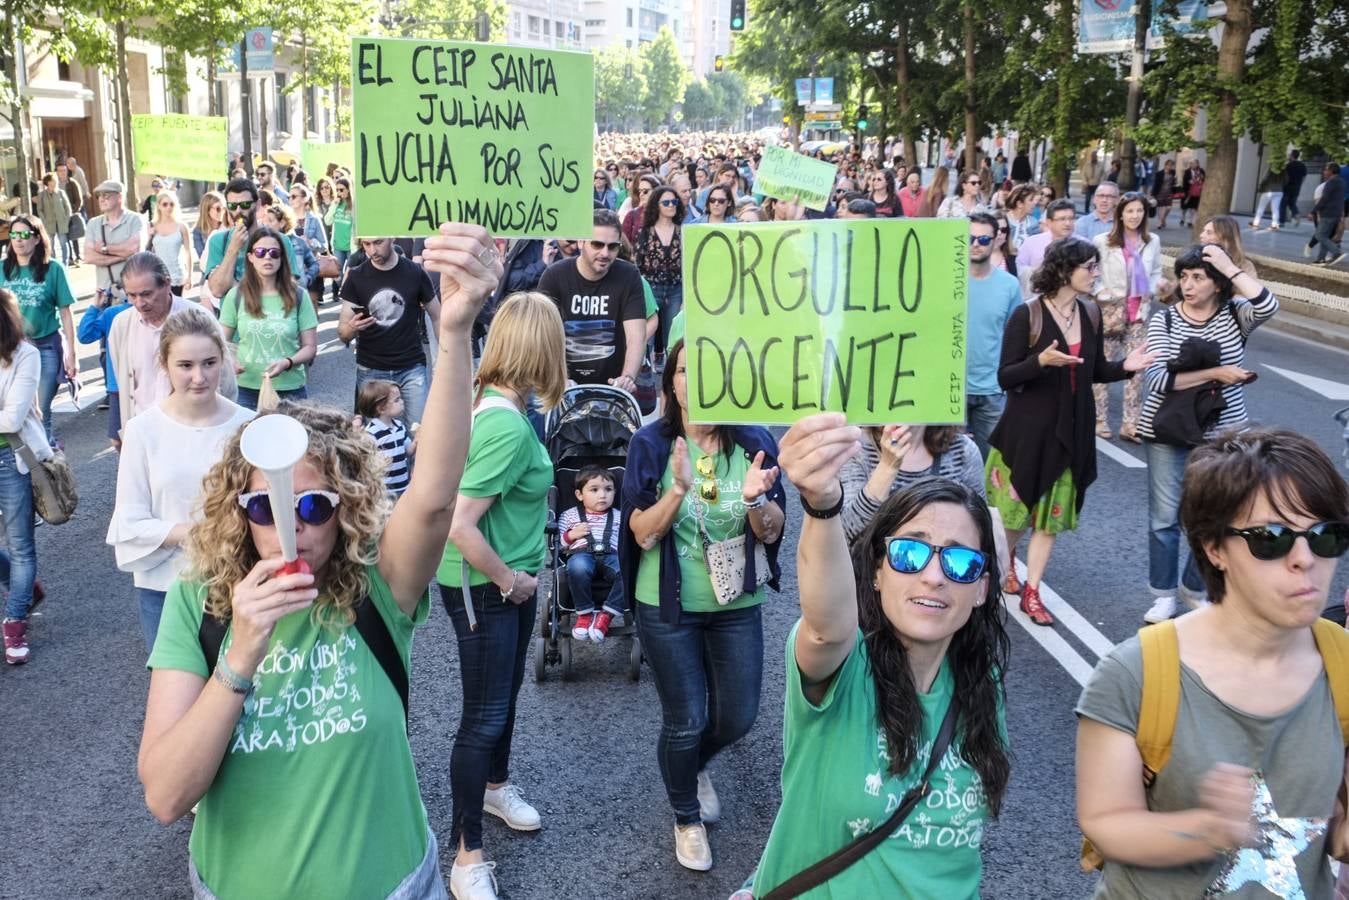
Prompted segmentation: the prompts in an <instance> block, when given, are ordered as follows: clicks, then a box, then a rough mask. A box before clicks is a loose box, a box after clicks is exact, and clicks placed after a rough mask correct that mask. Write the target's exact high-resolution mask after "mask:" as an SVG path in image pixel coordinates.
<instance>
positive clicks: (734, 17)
mask: <svg viewBox="0 0 1349 900" xmlns="http://www.w3.org/2000/svg"><path fill="white" fill-rule="evenodd" d="M731 30H732V31H744V30H745V0H731Z"/></svg>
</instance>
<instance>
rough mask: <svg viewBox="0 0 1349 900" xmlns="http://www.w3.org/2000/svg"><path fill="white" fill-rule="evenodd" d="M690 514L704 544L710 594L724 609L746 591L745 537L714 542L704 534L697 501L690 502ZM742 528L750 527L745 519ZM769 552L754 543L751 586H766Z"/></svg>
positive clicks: (704, 530)
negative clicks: (691, 512) (710, 582)
mask: <svg viewBox="0 0 1349 900" xmlns="http://www.w3.org/2000/svg"><path fill="white" fill-rule="evenodd" d="M693 512H694V515H695V516H696V518H697V519H698V536H699V537H700V538H702V542H703V563H704V564H705V565H706V566H707V574H708V575H709V576H710V577H711V580H712V591H713V593H715V594H716V597H717V604H718V605H720V606H726V605H727V604H729V603H731V602H732V601H733V600H735V598H736V597H739V596H740V595H741V594H743V593H744V592H745V535H743V534H741V535H739V536H737V537H733V538H730V539H728V540H724V541H714V540H712V539H711V538H710V537H708V534H707V527H706V526H705V525H704V524H703V513H702V509H701V507H699V506H698V505H697V501H696V500H695V501H694V502H693ZM745 527H746V528H749V527H750V524H749V520H748V518H747V519H746V521H745ZM769 575H770V572H769V570H768V552H767V551H766V550H764V545H763V541H755V542H754V586H755V587H756V588H757V587H760V586H761V585H764V584H767V583H768V578H769Z"/></svg>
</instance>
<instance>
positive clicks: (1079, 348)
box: [985, 237, 1156, 625]
mask: <svg viewBox="0 0 1349 900" xmlns="http://www.w3.org/2000/svg"><path fill="white" fill-rule="evenodd" d="M1099 259H1100V254H1099V252H1098V251H1097V250H1096V247H1095V246H1093V245H1092V244H1089V243H1087V242H1086V241H1084V240H1082V239H1080V238H1073V237H1068V238H1063V239H1062V240H1058V241H1055V242H1054V243H1052V244H1050V245H1049V248H1048V249H1047V250H1046V251H1045V258H1044V262H1043V263H1042V264H1041V265H1040V268H1039V269H1037V270H1036V271H1035V276H1034V278H1033V279H1032V282H1031V287H1032V289H1033V290H1034V292H1035V294H1036V295H1037V296H1036V297H1035V299H1033V300H1032V301H1031V303H1034V304H1038V309H1037V314H1038V315H1037V318H1038V319H1039V320H1040V321H1039V333H1038V334H1036V333H1034V332H1033V326H1032V321H1031V311H1030V309H1031V303H1027V304H1023V305H1022V306H1020V307H1018V308H1017V309H1016V310H1014V311H1013V312H1012V316H1011V318H1010V319H1008V320H1007V328H1006V331H1005V332H1004V333H1003V339H1002V362H1001V364H1000V366H999V368H998V384H999V385H1001V386H1002V389H1003V390H1005V391H1007V408H1006V410H1005V411H1004V412H1003V414H1002V419H1000V420H999V421H998V426H997V427H996V428H994V429H993V434H992V435H991V436H990V437H989V444H990V446H991V447H992V448H993V449H992V450H991V451H990V452H989V456H988V463H987V465H986V466H985V472H986V474H987V478H988V502H989V505H990V506H996V507H997V508H998V511H999V512H1001V513H1002V520H1003V523H1004V524H1005V525H1006V527H1007V546H1008V548H1009V549H1010V550H1011V551H1012V553H1013V558H1015V553H1016V545H1017V541H1019V540H1020V539H1021V535H1022V534H1023V533H1024V532H1025V531H1027V530H1030V531H1031V532H1032V534H1031V539H1030V548H1029V551H1028V554H1027V557H1026V582H1025V584H1024V585H1022V584H1021V582H1020V581H1019V580H1018V579H1017V575H1016V571H1015V564H1013V566H1012V567H1009V569H1008V571H1007V574H1006V577H1005V578H1004V582H1003V590H1005V591H1007V592H1009V593H1013V594H1015V593H1020V594H1021V611H1022V612H1024V613H1025V614H1026V615H1027V616H1028V617H1030V620H1031V621H1032V622H1034V623H1035V624H1036V625H1053V624H1054V618H1053V616H1051V615H1050V614H1049V611H1048V610H1047V609H1045V608H1044V604H1043V603H1041V602H1040V578H1041V577H1042V576H1043V575H1044V572H1045V568H1046V567H1047V566H1048V565H1049V555H1050V553H1051V552H1052V551H1053V549H1054V540H1055V538H1056V537H1057V536H1058V535H1059V534H1060V533H1061V532H1064V531H1073V530H1074V529H1076V528H1077V517H1078V514H1079V513H1080V512H1081V511H1082V502H1083V501H1084V500H1085V499H1086V495H1087V488H1088V487H1089V486H1090V485H1091V483H1092V482H1093V481H1095V480H1096V441H1095V434H1094V431H1095V426H1096V411H1095V404H1094V401H1093V398H1092V394H1091V390H1090V388H1091V385H1093V384H1095V383H1097V382H1111V381H1121V380H1123V379H1125V378H1130V377H1132V376H1133V375H1134V374H1135V373H1137V372H1140V371H1142V370H1143V369H1146V368H1147V367H1148V365H1149V364H1151V363H1152V361H1153V360H1154V359H1155V358H1156V354H1150V353H1147V352H1146V351H1145V350H1143V349H1137V350H1135V351H1133V352H1132V353H1130V354H1129V355H1128V356H1127V357H1125V358H1124V359H1120V360H1110V359H1107V358H1106V355H1105V345H1104V343H1103V342H1102V340H1101V334H1100V330H1101V320H1100V314H1099V313H1098V312H1095V311H1094V310H1092V309H1090V308H1089V307H1088V304H1094V302H1095V301H1093V300H1092V299H1091V292H1092V288H1093V286H1094V284H1095V282H1096V275H1097V272H1098V271H1099V269H1100V263H1099Z"/></svg>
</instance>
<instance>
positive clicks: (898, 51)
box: [895, 13, 918, 166]
mask: <svg viewBox="0 0 1349 900" xmlns="http://www.w3.org/2000/svg"><path fill="white" fill-rule="evenodd" d="M895 81H896V82H898V84H899V133H900V136H901V137H902V138H903V139H904V162H906V163H908V164H909V165H911V166H912V165H914V164H915V163H916V162H917V161H918V139H917V136H916V135H915V133H914V128H913V119H912V118H910V116H911V115H912V113H913V97H912V96H911V95H910V94H909V85H910V80H909V22H908V20H907V19H905V18H904V16H903V14H902V13H901V14H900V19H899V39H898V40H897V41H896V42H895Z"/></svg>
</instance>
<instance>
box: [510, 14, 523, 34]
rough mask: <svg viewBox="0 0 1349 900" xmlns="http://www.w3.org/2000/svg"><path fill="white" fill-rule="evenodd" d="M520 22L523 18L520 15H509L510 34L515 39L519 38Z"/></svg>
mask: <svg viewBox="0 0 1349 900" xmlns="http://www.w3.org/2000/svg"><path fill="white" fill-rule="evenodd" d="M522 21H523V17H522V16H521V15H520V13H518V12H516V13H511V34H513V35H515V36H516V37H519V36H520V27H521V25H520V23H521V22H522Z"/></svg>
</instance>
